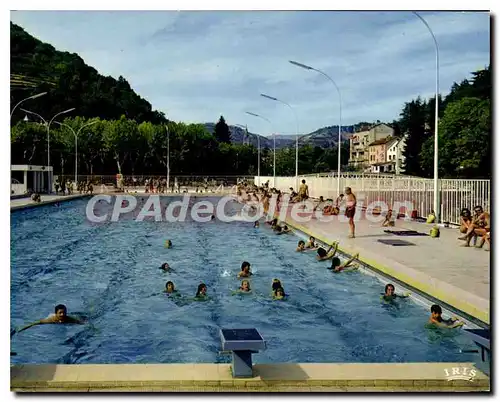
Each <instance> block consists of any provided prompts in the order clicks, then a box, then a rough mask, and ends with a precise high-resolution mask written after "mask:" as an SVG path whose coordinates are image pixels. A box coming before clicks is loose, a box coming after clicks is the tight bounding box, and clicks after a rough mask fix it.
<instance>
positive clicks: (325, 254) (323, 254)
mask: <svg viewBox="0 0 500 402" xmlns="http://www.w3.org/2000/svg"><path fill="white" fill-rule="evenodd" d="M338 246H339V243H338V242H333V243H332V245H331V246H330V248H329V249H328V250H325V249H324V248H323V247H320V248H318V251H317V253H318V255H317V256H316V259H317V260H318V261H326V260H329V259H331V258H333V257H334V255H335V253H336V252H337V248H338ZM333 247H335V250H333V252H331V250H332V248H333Z"/></svg>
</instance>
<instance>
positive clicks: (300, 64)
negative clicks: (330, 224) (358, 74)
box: [289, 60, 342, 196]
mask: <svg viewBox="0 0 500 402" xmlns="http://www.w3.org/2000/svg"><path fill="white" fill-rule="evenodd" d="M289 62H290V63H291V64H293V65H294V66H297V67H302V68H304V69H306V70H312V71H316V72H317V73H320V74H321V75H323V76H325V77H326V78H328V79H329V80H330V82H331V83H332V84H333V85H334V86H335V89H336V90H337V93H338V94H339V142H338V144H337V145H338V166H337V177H338V180H337V196H338V195H339V194H340V151H341V144H342V135H341V132H342V95H341V94H340V89H339V87H338V85H337V84H336V83H335V81H334V80H333V79H332V77H330V76H329V75H328V74H326V73H325V72H323V71H321V70H318V69H316V68H313V67H311V66H307V65H305V64H302V63H298V62H296V61H292V60H289Z"/></svg>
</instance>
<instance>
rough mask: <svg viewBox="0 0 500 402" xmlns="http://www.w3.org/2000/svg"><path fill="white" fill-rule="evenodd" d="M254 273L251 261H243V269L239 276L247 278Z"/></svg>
mask: <svg viewBox="0 0 500 402" xmlns="http://www.w3.org/2000/svg"><path fill="white" fill-rule="evenodd" d="M251 275H252V273H251V272H250V263H249V262H248V261H243V263H242V264H241V271H240V273H239V274H238V278H247V277H249V276H251Z"/></svg>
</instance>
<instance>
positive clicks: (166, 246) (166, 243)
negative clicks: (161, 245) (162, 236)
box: [165, 240, 172, 248]
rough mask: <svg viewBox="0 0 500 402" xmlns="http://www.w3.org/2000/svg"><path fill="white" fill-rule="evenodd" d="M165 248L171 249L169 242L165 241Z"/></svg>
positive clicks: (170, 242)
mask: <svg viewBox="0 0 500 402" xmlns="http://www.w3.org/2000/svg"><path fill="white" fill-rule="evenodd" d="M165 248H172V241H171V240H166V241H165Z"/></svg>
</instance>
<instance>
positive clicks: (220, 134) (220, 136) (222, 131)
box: [215, 116, 231, 144]
mask: <svg viewBox="0 0 500 402" xmlns="http://www.w3.org/2000/svg"><path fill="white" fill-rule="evenodd" d="M215 139H216V140H217V141H218V142H225V143H227V144H230V143H231V132H230V131H229V127H228V125H227V124H226V120H224V117H223V116H221V117H220V119H219V121H218V122H217V124H216V125H215Z"/></svg>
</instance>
